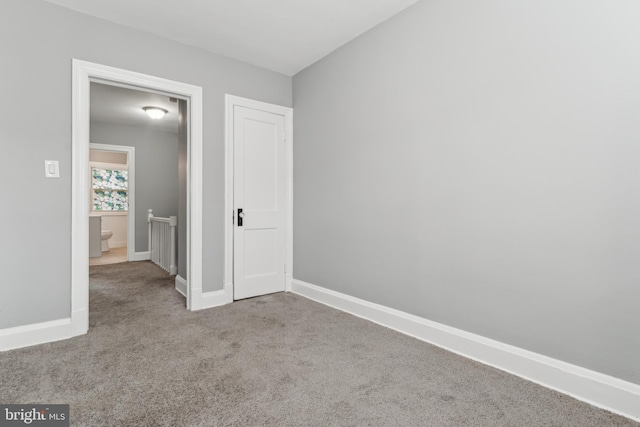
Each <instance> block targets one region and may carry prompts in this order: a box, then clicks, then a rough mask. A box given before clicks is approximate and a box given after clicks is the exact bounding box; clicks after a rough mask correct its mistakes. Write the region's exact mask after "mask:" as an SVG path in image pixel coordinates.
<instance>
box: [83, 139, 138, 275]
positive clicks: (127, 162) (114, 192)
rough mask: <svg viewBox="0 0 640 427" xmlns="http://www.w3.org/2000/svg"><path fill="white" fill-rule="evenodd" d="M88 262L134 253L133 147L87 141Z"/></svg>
mask: <svg viewBox="0 0 640 427" xmlns="http://www.w3.org/2000/svg"><path fill="white" fill-rule="evenodd" d="M89 148H90V151H89V168H90V169H89V173H90V180H91V183H90V192H91V194H90V201H89V265H90V266H91V265H106V264H115V263H120V262H125V261H133V260H134V257H135V235H136V234H135V228H136V227H135V226H136V222H135V215H136V205H135V201H136V197H135V147H131V146H123V145H109V144H100V143H93V142H92V143H90V144H89Z"/></svg>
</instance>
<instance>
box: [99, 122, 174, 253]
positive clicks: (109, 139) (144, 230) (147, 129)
mask: <svg viewBox="0 0 640 427" xmlns="http://www.w3.org/2000/svg"><path fill="white" fill-rule="evenodd" d="M152 125H153V124H152V123H150V124H149V125H148V126H146V125H124V124H113V123H101V122H95V121H91V136H90V138H91V142H93V143H97V144H109V145H127V146H129V147H134V148H135V150H136V155H135V158H136V164H135V173H136V178H135V181H136V182H135V185H136V188H135V200H136V247H135V250H136V252H145V251H148V250H149V227H148V223H147V214H148V212H149V209H153V214H154V215H155V216H161V217H169V216H172V215H178V134H176V133H173V132H163V131H161V130H158V129H156V128H155V127H154V126H152Z"/></svg>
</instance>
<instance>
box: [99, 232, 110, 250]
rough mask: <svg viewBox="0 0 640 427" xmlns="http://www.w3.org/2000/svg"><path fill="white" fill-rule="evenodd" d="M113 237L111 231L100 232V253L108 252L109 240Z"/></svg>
mask: <svg viewBox="0 0 640 427" xmlns="http://www.w3.org/2000/svg"><path fill="white" fill-rule="evenodd" d="M112 236H113V231H110V230H102V235H101V236H100V238H101V239H102V252H109V239H110V238H111V237H112Z"/></svg>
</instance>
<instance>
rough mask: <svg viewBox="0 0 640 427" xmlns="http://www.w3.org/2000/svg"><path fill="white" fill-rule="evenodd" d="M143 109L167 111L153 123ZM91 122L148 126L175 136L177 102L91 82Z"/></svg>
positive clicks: (152, 94)
mask: <svg viewBox="0 0 640 427" xmlns="http://www.w3.org/2000/svg"><path fill="white" fill-rule="evenodd" d="M147 106H149V107H160V108H164V109H165V110H167V111H169V112H168V113H167V114H166V115H165V116H164V117H163V118H161V119H159V120H154V119H152V118H150V117H149V116H147V113H145V112H144V110H143V109H142V107H147ZM91 121H93V122H95V121H97V122H106V123H115V124H128V125H141V126H147V127H149V126H151V127H153V128H155V129H157V130H162V131H166V132H174V133H178V103H177V102H171V101H169V98H168V97H167V96H163V95H157V94H155V93H149V92H143V91H140V90H134V89H126V88H122V87H117V86H109V85H105V84H100V83H91Z"/></svg>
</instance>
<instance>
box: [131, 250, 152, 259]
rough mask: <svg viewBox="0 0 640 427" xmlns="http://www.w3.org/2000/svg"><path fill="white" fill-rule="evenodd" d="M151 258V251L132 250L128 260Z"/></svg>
mask: <svg viewBox="0 0 640 427" xmlns="http://www.w3.org/2000/svg"><path fill="white" fill-rule="evenodd" d="M150 259H151V252H149V251H146V252H134V253H133V257H132V258H131V259H130V261H147V260H150Z"/></svg>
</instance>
